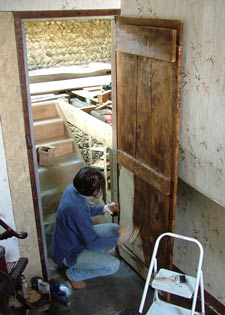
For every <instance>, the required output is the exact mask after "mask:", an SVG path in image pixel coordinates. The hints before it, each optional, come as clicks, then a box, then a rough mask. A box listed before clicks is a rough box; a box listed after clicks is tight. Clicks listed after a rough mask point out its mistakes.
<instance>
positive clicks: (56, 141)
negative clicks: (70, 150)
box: [36, 136, 75, 147]
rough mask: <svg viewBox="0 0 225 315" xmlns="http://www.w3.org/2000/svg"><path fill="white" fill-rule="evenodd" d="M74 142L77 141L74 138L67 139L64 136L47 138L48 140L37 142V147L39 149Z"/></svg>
mask: <svg viewBox="0 0 225 315" xmlns="http://www.w3.org/2000/svg"><path fill="white" fill-rule="evenodd" d="M74 141H75V140H74V139H73V138H65V137H64V136H60V137H54V138H47V139H43V140H39V141H36V147H39V146H41V145H49V144H52V145H53V144H55V145H57V144H63V143H69V142H74Z"/></svg>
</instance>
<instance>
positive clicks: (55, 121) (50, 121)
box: [34, 117, 65, 126]
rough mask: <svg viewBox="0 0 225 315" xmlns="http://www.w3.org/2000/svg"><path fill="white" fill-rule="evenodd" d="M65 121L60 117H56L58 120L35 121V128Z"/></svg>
mask: <svg viewBox="0 0 225 315" xmlns="http://www.w3.org/2000/svg"><path fill="white" fill-rule="evenodd" d="M64 121H65V120H64V119H63V118H60V117H56V118H50V119H43V120H37V121H34V126H41V125H48V124H49V125H50V124H54V123H57V122H60V123H61V122H64Z"/></svg>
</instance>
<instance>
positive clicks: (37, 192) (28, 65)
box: [15, 10, 119, 278]
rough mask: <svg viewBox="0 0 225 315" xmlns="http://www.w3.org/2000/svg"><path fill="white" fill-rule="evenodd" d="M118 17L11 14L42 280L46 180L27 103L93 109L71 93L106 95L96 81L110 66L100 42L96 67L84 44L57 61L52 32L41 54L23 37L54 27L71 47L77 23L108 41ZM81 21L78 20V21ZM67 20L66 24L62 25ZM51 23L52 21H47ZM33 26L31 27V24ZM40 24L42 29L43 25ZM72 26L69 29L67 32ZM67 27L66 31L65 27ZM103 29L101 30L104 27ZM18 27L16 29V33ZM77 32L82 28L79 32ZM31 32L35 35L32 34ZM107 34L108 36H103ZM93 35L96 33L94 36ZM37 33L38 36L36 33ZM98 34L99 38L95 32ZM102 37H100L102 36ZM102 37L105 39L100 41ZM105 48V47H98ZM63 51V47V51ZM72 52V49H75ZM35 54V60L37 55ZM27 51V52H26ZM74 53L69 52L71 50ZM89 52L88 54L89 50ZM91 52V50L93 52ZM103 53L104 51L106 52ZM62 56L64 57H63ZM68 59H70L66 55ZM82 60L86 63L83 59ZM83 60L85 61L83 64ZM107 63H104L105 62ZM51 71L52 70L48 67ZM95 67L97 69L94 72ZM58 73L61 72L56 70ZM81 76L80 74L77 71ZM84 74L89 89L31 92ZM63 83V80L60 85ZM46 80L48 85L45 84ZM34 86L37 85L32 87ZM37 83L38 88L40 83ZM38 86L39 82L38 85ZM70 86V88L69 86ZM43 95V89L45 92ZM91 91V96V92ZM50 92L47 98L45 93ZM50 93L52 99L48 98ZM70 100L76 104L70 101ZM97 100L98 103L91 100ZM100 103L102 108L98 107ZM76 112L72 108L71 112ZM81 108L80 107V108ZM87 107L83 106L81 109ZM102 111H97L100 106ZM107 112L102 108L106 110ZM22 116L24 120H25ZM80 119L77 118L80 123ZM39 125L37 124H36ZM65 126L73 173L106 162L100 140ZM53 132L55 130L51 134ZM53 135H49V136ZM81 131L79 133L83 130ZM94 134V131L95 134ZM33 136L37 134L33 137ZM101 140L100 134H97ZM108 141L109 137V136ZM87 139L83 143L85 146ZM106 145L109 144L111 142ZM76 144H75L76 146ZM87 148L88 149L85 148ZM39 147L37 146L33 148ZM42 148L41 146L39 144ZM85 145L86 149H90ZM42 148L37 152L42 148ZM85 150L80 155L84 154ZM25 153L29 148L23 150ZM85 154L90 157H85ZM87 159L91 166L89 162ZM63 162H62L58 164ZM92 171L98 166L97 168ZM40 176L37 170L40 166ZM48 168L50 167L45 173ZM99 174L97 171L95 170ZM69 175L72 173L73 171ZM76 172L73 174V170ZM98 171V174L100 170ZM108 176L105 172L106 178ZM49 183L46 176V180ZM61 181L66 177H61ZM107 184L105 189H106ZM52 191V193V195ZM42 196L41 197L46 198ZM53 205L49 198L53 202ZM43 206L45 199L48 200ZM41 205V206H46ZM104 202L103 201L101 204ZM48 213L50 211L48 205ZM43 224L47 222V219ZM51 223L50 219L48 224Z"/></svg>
mask: <svg viewBox="0 0 225 315" xmlns="http://www.w3.org/2000/svg"><path fill="white" fill-rule="evenodd" d="M118 14H119V10H100V11H92V12H91V15H90V12H89V11H86V12H81V11H79V12H68V11H67V12H60V13H59V12H44V13H43V12H42V13H41V14H40V15H39V13H38V12H32V13H28V12H27V13H25V12H23V13H22V12H21V13H16V14H15V23H16V25H17V28H16V29H17V35H19V36H18V37H17V40H18V41H19V45H18V52H19V67H20V75H21V82H22V85H23V86H24V87H25V90H24V89H22V90H23V91H24V92H25V93H23V98H24V99H25V102H24V103H25V104H26V106H25V113H24V114H25V125H26V134H27V138H28V139H30V140H31V143H32V147H31V148H30V149H31V150H30V151H29V150H28V155H29V156H30V159H29V166H30V173H31V181H32V180H34V182H33V183H32V188H33V196H34V198H33V199H34V207H35V217H36V223H37V233H38V235H39V237H38V240H39V248H40V253H41V255H40V256H41V262H42V270H43V277H45V278H48V268H47V265H48V262H47V260H48V258H47V256H48V254H47V251H48V250H47V246H46V235H45V229H44V221H43V218H44V211H45V209H44V208H45V205H44V206H43V202H42V201H43V198H42V196H41V195H42V187H41V182H44V181H46V176H45V178H44V180H43V181H42V180H41V179H40V176H39V175H40V173H39V165H38V163H37V162H38V161H39V160H40V158H39V154H38V153H37V143H36V140H35V134H36V131H35V127H34V121H33V117H34V113H33V114H31V113H32V111H33V109H32V106H33V103H35V104H38V103H39V104H41V103H42V104H43V102H45V101H46V102H47V103H48V102H50V103H52V102H53V103H54V101H56V102H58V99H59V98H60V102H63V103H64V106H66V105H68V104H69V105H70V106H74V104H73V102H74V103H88V105H89V107H91V108H94V109H95V108H96V107H97V106H96V104H93V103H94V102H92V101H90V100H87V99H86V98H82V95H81V96H80V95H78V96H77V95H75V93H73V92H74V91H77V90H81V87H82V90H83V88H86V89H87V87H89V88H90V90H88V91H87V92H90V93H91V92H92V87H93V86H94V87H96V88H97V87H99V88H100V92H101V93H100V94H102V95H103V94H107V93H104V92H105V90H104V92H103V88H105V87H104V86H106V90H108V89H109V87H110V85H109V83H110V82H106V84H104V81H103V82H102V84H99V83H98V82H99V81H98V79H100V77H102V76H110V75H111V65H110V58H109V57H110V56H109V55H107V54H106V49H103V48H104V47H103V48H102V47H101V45H100V40H99V41H98V43H97V44H98V46H100V50H99V51H100V52H101V53H102V54H103V56H105V60H100V61H99V62H97V59H98V57H99V54H96V51H94V58H95V59H94V60H91V59H90V54H89V56H88V53H87V51H88V47H86V49H85V45H86V46H88V45H87V42H86V44H85V41H84V42H83V44H82V45H83V46H82V47H81V46H79V47H75V48H76V49H75V48H71V47H69V45H68V46H67V47H66V51H65V50H63V49H65V47H62V50H61V52H62V55H64V57H65V58H62V56H61V55H60V54H59V49H58V48H57V45H56V43H57V41H56V39H57V36H58V35H59V32H55V33H52V34H50V35H49V36H50V38H52V41H50V40H49V39H48V42H49V45H48V46H46V49H43V47H41V46H38V45H39V44H40V43H38V45H37V42H36V48H35V39H34V36H32V35H31V37H30V42H31V43H32V45H33V47H32V48H31V49H30V47H31V46H32V45H31V46H30V47H29V42H28V37H29V36H28V34H29V26H30V25H31V24H32V26H36V27H37V23H39V26H40V27H41V28H42V27H44V26H46V25H48V27H49V28H50V27H52V26H56V27H57V28H58V30H59V29H60V28H61V29H64V30H65V32H66V31H67V32H68V33H69V35H70V37H71V41H73V38H72V37H73V36H72V32H71V28H72V27H73V28H74V24H75V21H77V24H76V28H78V26H77V25H78V22H79V23H80V24H81V23H83V25H84V24H85V23H86V24H88V25H89V33H90V29H91V28H93V24H98V25H101V24H102V25H103V27H102V28H103V29H104V31H105V30H107V29H108V33H110V36H111V29H110V23H111V21H110V19H111V18H112V16H114V15H118ZM81 16H82V18H81ZM78 17H79V19H78V20H79V21H78V20H77V18H78ZM68 18H69V20H68ZM52 19H54V20H52ZM34 21H35V22H34ZM45 24H46V25H45ZM72 24H73V26H72ZM66 25H67V26H69V27H68V28H67V27H66ZM106 25H107V27H106ZM18 26H19V27H18ZM81 29H82V28H81ZM81 29H79V30H78V31H79V32H80V38H81V39H82V31H81ZM19 31H21V32H19ZM36 31H38V29H36ZM109 31H110V32H109ZM98 32H99V31H98ZM39 33H40V32H39ZM99 33H100V32H99ZM102 35H104V34H102ZM42 36H46V30H45V31H43V32H42ZM60 36H61V38H64V39H65V37H66V36H65V35H63V33H61V35H60ZM104 37H105V36H104ZM21 43H23V45H21ZM25 43H26V48H27V51H25ZM50 43H51V44H52V45H53V46H54V45H55V46H54V49H55V53H53V52H52V51H51V49H50V46H51V45H50ZM104 43H106V41H105V42H104ZM104 45H105V47H106V46H107V47H108V46H109V47H110V53H111V42H109V40H108V42H107V45H106V44H104ZM64 46H65V45H64ZM77 46H78V45H77ZM39 48H40V51H39V52H40V54H38V49H39ZM29 49H30V50H29ZM73 49H74V50H73ZM79 49H80V50H81V51H82V53H80V54H79V56H78V57H79V58H80V61H79V62H80V64H79V62H77V64H75V63H76V61H75V62H74V60H72V59H71V58H69V57H70V56H73V55H74V56H75V55H76V54H77V52H76V50H77V51H79ZM90 50H91V49H90ZM95 50H96V49H95ZM107 50H109V49H108V48H107ZM67 52H68V53H67ZM41 53H44V54H45V56H46V58H45V60H44V58H43V56H41ZM69 53H70V54H69ZM75 53H76V54H75ZM82 54H83V59H82V58H81V55H82ZM54 56H55V57H57V58H58V60H61V61H62V62H61V63H60V62H59V63H58V64H57V63H56V61H55V60H54V58H53V57H54ZM85 58H86V59H85ZM87 58H89V59H87ZM51 60H53V64H51ZM64 60H65V61H67V64H66V63H64V64H63V61H64ZM106 60H107V62H105V61H106ZM38 61H41V63H42V64H41V63H38ZM43 65H46V67H45V68H44V67H43ZM52 66H54V67H52ZM99 66H100V67H99ZM93 67H96V69H95V70H93ZM46 68H47V69H49V71H46ZM60 68H61V69H60ZM82 70H83V71H82ZM89 71H90V73H91V79H92V80H93V74H95V75H96V78H97V84H93V82H92V83H91V84H90V85H89V84H84V86H82V85H81V86H79V88H77V87H76V86H75V88H73V87H72V86H71V87H70V86H69V87H68V86H67V87H66V86H65V87H64V86H61V87H60V88H59V89H58V88H56V89H54V88H53V91H52V90H51V87H50V91H47V92H46V90H45V89H44V91H43V90H42V91H41V89H42V87H41V89H40V91H41V92H40V93H39V92H37V91H36V92H33V88H34V89H36V88H37V86H39V87H40V86H48V85H49V84H50V85H51V86H52V85H55V86H57V84H59V85H61V83H62V81H65V82H66V83H71V82H69V81H70V80H71V81H73V80H75V81H78V80H79V79H81V80H82V81H84V80H85V79H86V78H89V77H90V74H89ZM62 79H63V80H62ZM51 80H52V81H51ZM38 81H39V82H38ZM40 81H41V82H40ZM43 81H44V82H43ZM27 82H29V88H28V86H27ZM72 83H73V82H72ZM47 89H48V88H47ZM28 90H30V92H28ZM96 91H97V90H96ZM49 92H50V93H49ZM52 92H53V93H52ZM74 98H75V99H76V100H74ZM97 100H98V97H97ZM103 103H104V102H103ZM98 105H99V106H101V105H104V104H98ZM57 107H60V106H59V104H57ZM74 107H75V108H76V106H74ZM84 107H85V106H84ZM86 107H88V106H86ZM102 107H103V106H102ZM107 107H108V104H107ZM60 112H61V114H63V115H64V113H62V109H61V108H60ZM76 112H82V115H86V116H90V117H91V115H90V111H86V110H83V108H82V109H80V108H79V109H78V110H77V108H76ZM27 113H28V115H27ZM82 115H81V117H82ZM91 119H95V120H96V121H97V120H99V119H98V118H97V117H94V116H92V117H91ZM77 120H78V121H79V120H80V116H79V115H78V118H77ZM99 122H100V123H104V124H107V125H109V126H110V128H112V127H111V125H110V124H109V123H108V122H105V121H103V122H102V121H101V120H99ZM38 124H39V125H40V121H39V123H38ZM65 124H66V128H68V129H69V130H68V133H69V136H71V135H72V137H74V138H75V139H74V140H75V152H76V150H77V152H76V154H77V156H76V158H77V157H78V156H79V157H81V159H80V161H79V162H78V168H80V167H81V165H82V163H83V164H90V163H91V164H92V163H93V164H95V163H96V162H97V161H98V160H100V162H101V161H102V160H103V161H104V162H105V157H107V159H106V161H108V156H109V151H110V149H111V148H110V147H108V144H107V143H106V144H104V143H103V145H104V146H105V151H104V150H103V151H101V150H98V144H99V140H100V144H102V142H101V140H102V139H98V137H94V136H93V135H92V134H89V133H88V130H82V127H81V126H82V124H81V125H79V126H76V124H75V125H74V124H73V123H71V122H70V121H68V119H67V118H65ZM56 129H57V128H56ZM56 129H53V132H54V130H56ZM63 129H65V126H64V127H63ZM84 129H85V128H84ZM78 131H79V135H78V137H80V138H81V139H82V140H81V141H79V140H78V139H77V134H78ZM96 131H97V130H96ZM37 133H39V131H38V132H37ZM43 133H45V132H44V131H43V129H42V131H40V134H43ZM103 134H104V132H103ZM111 135H112V132H111ZM87 139H88V140H87ZM111 141H112V140H111ZM77 142H78V143H77ZM87 142H88V144H87ZM39 144H40V142H39ZM42 144H43V143H42ZM90 145H91V146H90ZM42 147H43V146H42ZM85 148H86V149H85ZM90 148H93V150H90ZM28 149H29V148H28ZM90 152H91V153H90ZM91 158H92V160H91ZM64 161H65V159H64ZM97 166H98V165H97ZM41 168H42V170H43V168H46V167H43V166H41ZM50 168H51V167H50ZM100 168H101V165H100ZM73 170H74V168H73ZM107 170H108V166H107ZM77 171H78V170H77ZM103 171H104V170H103ZM67 173H70V177H71V175H73V176H74V172H73V173H72V172H68V170H67ZM108 173H110V172H108ZM60 174H62V172H61V173H59V178H60ZM50 177H51V174H50ZM64 177H66V176H64ZM70 177H69V176H68V177H67V178H66V180H64V183H63V186H64V187H62V186H61V187H60V193H59V191H57V196H56V200H55V202H54V203H53V209H54V210H53V211H54V213H55V212H56V210H57V207H56V205H57V202H59V200H60V195H61V194H62V190H63V189H64V188H65V187H66V186H67V185H68V184H69V183H71V178H70ZM59 180H60V179H59ZM108 184H109V183H108ZM53 190H54V189H53ZM49 191H50V198H51V191H52V187H50V189H49V190H48V193H49ZM48 193H47V194H48ZM53 199H54V198H53ZM48 201H49V199H48ZM48 201H47V203H48ZM105 201H106V200H105ZM50 207H51V205H50ZM47 220H48V219H47ZM50 220H51V219H50Z"/></svg>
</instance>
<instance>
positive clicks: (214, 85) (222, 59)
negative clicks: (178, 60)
mask: <svg viewBox="0 0 225 315" xmlns="http://www.w3.org/2000/svg"><path fill="white" fill-rule="evenodd" d="M224 12H225V1H223V0H215V1H212V0H188V1H186V0H167V1H164V0H135V1H130V0H123V1H122V2H121V14H122V15H123V16H137V17H146V18H147V17H151V18H165V19H181V20H183V21H184V34H183V68H182V99H181V133H180V157H179V177H180V180H179V182H178V196H177V200H178V202H177V215H176V229H175V230H176V233H178V234H183V235H187V236H190V237H194V238H196V239H198V240H199V241H200V242H201V244H202V245H203V249H204V260H203V275H204V286H205V289H206V291H207V292H208V293H210V294H211V295H212V296H213V297H215V298H216V299H217V300H218V301H219V302H221V303H222V304H224V305H225V293H224V279H223V276H224V274H225V265H224V261H225V246H224V225H225V209H224V207H225V193H224V192H225V123H224V122H225V54H224V51H225V40H224V38H225V20H224ZM175 245H176V246H175V250H174V264H175V265H176V266H177V267H178V268H180V269H181V270H183V271H184V272H186V273H190V274H192V273H193V274H194V271H195V268H196V263H197V261H196V257H197V253H196V250H195V249H194V250H193V248H190V246H189V247H188V246H187V245H186V244H185V245H184V244H183V243H181V244H180V243H177V242H176V243H175ZM221 275H223V276H222V277H221Z"/></svg>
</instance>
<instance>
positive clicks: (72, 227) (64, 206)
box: [50, 184, 117, 266]
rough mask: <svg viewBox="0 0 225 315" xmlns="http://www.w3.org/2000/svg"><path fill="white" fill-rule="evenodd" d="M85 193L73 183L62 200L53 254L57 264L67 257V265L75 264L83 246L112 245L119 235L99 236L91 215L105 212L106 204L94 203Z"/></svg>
mask: <svg viewBox="0 0 225 315" xmlns="http://www.w3.org/2000/svg"><path fill="white" fill-rule="evenodd" d="M87 198H88V197H86V196H83V195H80V194H79V193H78V191H77V190H76V189H75V188H74V186H73V185H72V184H70V185H69V186H68V187H67V189H66V190H65V192H64V193H63V195H62V198H61V201H60V203H59V207H58V212H57V217H56V225H55V230H54V233H53V236H52V240H51V246H50V254H51V257H52V259H53V260H54V261H55V263H56V264H57V265H58V266H62V265H63V259H64V258H66V261H67V264H68V265H74V264H75V263H76V259H77V256H78V255H79V254H80V253H81V252H82V250H84V249H91V250H96V249H97V248H106V249H107V248H112V247H114V246H116V244H117V237H108V238H103V237H100V236H99V235H98V234H97V233H96V232H95V230H94V229H93V221H92V219H91V217H92V216H95V215H101V214H103V208H104V206H91V205H89V204H88V202H87Z"/></svg>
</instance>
